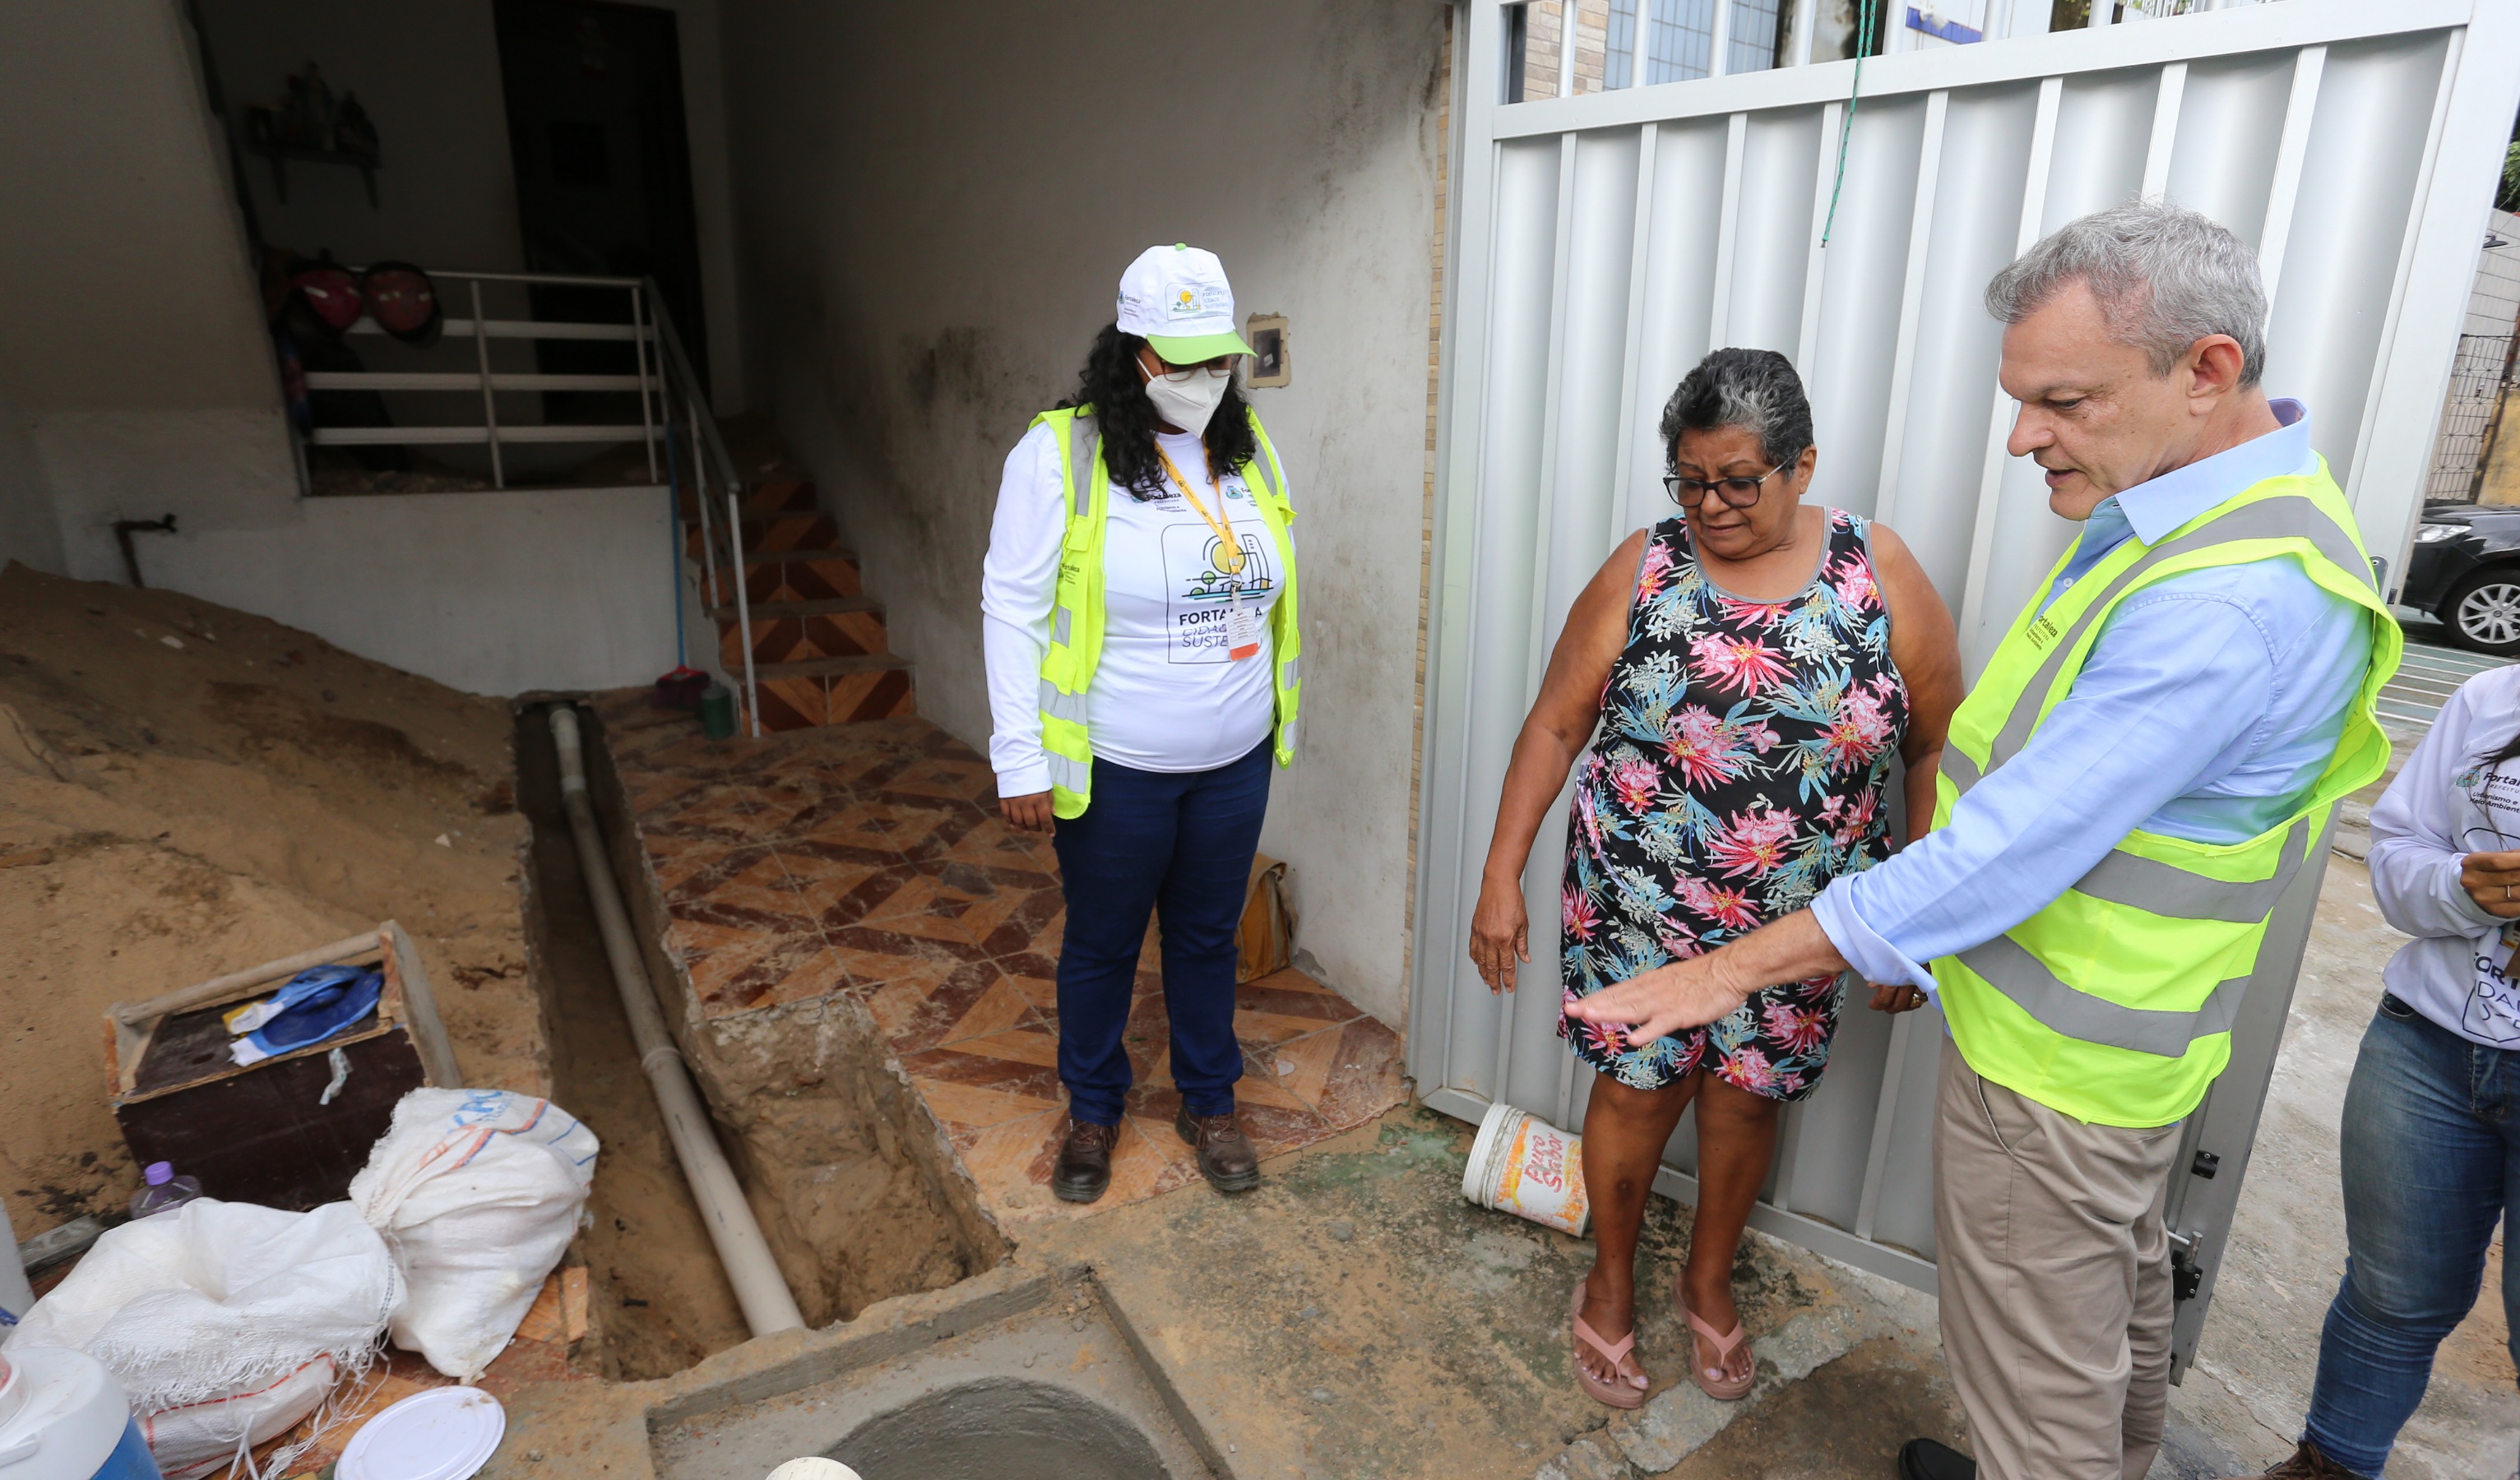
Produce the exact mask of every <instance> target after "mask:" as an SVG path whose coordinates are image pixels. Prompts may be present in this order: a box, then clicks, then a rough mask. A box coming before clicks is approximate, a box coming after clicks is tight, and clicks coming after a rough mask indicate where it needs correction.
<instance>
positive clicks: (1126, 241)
mask: <svg viewBox="0 0 2520 1480" xmlns="http://www.w3.org/2000/svg"><path fill="white" fill-rule="evenodd" d="M725 20H726V26H727V37H726V44H727V65H728V79H729V83H730V86H729V100H730V111H731V115H732V124H733V139H732V144H733V150H732V153H733V156H734V157H735V158H736V160H737V161H738V162H737V176H736V180H737V210H738V216H739V222H740V231H739V235H740V237H741V239H742V243H743V245H744V251H745V284H746V304H747V310H748V313H749V316H750V322H749V328H748V335H747V337H748V340H749V342H750V343H751V344H752V345H753V348H754V368H753V372H752V376H751V381H752V383H753V384H754V385H755V386H756V387H758V392H759V393H758V394H756V396H755V400H756V403H757V404H759V405H760V406H761V408H762V409H764V410H767V411H769V412H770V413H772V414H773V415H774V416H775V417H776V418H777V420H778V423H779V426H780V428H781V430H782V431H783V432H785V433H786V435H787V438H788V440H789V441H790V442H791V443H792V444H793V445H794V446H795V448H796V450H797V452H798V453H799V454H800V455H801V456H802V457H803V459H804V460H805V461H806V462H807V463H808V464H809V465H810V466H811V467H812V468H813V469H814V470H815V471H816V472H817V474H819V475H820V477H821V478H822V480H823V486H824V488H825V490H826V492H825V495H824V497H825V501H826V503H827V504H828V505H830V506H831V507H832V510H833V512H835V513H836V514H838V515H839V516H840V517H841V519H842V522H843V523H844V524H845V526H846V527H847V528H848V530H849V532H850V535H851V537H852V538H853V539H854V540H855V542H856V544H857V546H858V548H859V550H860V552H861V554H862V555H863V557H864V560H865V567H866V573H867V582H868V587H869V590H870V591H871V592H872V593H873V594H874V595H876V596H877V597H879V598H881V599H882V600H883V601H884V602H885V604H886V605H887V608H888V611H889V616H890V624H891V632H892V644H893V647H894V649H895V650H897V651H900V652H903V653H905V654H907V655H909V656H910V657H912V658H913V659H915V660H916V661H917V662H918V664H919V692H920V706H921V709H922V712H923V713H925V714H927V715H928V716H929V717H931V718H933V719H935V720H936V721H937V723H939V724H941V725H943V726H944V727H945V728H946V729H948V730H950V731H952V732H953V733H954V734H956V735H957V736H959V737H960V738H962V739H963V740H967V741H969V742H971V743H973V744H981V743H984V742H985V740H986V739H987V736H988V730H989V719H988V708H987V699H986V689H985V684H984V680H983V675H982V662H981V647H980V613H979V573H980V560H981V556H982V553H983V551H984V550H985V548H986V546H987V541H988V529H989V516H990V512H991V510H992V508H993V506H994V504H995V500H996V494H997V485H998V476H999V470H1000V466H1001V464H1002V463H1003V461H1004V458H1005V456H1006V453H1007V451H1008V449H1009V448H1011V447H1012V445H1013V444H1014V442H1015V440H1016V439H1017V438H1018V437H1019V436H1021V435H1022V433H1023V430H1024V427H1025V425H1026V423H1027V422H1028V420H1029V419H1030V418H1031V417H1032V416H1033V415H1034V414H1035V413H1036V412H1038V411H1041V410H1043V409H1046V408H1047V407H1049V406H1050V405H1051V404H1052V403H1053V402H1054V401H1056V400H1057V399H1058V398H1059V397H1060V396H1061V395H1063V394H1065V393H1067V392H1068V390H1069V389H1070V387H1071V386H1072V385H1073V384H1074V381H1075V376H1076V372H1077V369H1078V367H1079V366H1080V365H1081V364H1082V362H1083V359H1084V354H1085V350H1086V346H1087V344H1088V343H1089V342H1090V340H1091V338H1092V336H1093V334H1094V332H1095V330H1096V329H1097V328H1098V327H1099V326H1101V325H1102V324H1105V323H1107V322H1109V320H1110V318H1111V316H1112V299H1113V296H1114V292H1115V287H1116V284H1117V282H1118V279H1119V274H1120V270H1121V268H1122V267H1124V266H1125V265H1127V263H1128V261H1129V259H1130V258H1131V257H1132V256H1134V255H1136V253H1137V252H1138V251H1140V250H1141V249H1143V248H1144V247H1148V246H1149V245H1151V244H1155V243H1161V242H1177V241H1188V242H1192V243H1194V244H1197V245H1199V246H1203V247H1210V248H1213V249H1214V250H1216V251H1217V252H1218V253H1219V254H1220V255H1221V256H1222V257H1223V258H1224V260H1225V265H1226V270H1227V272H1228V273H1229V274H1230V275H1231V276H1232V278H1233V281H1234V285H1235V290H1236V294H1237V298H1238V308H1239V310H1240V311H1241V312H1242V313H1245V314H1248V313H1253V312H1264V313H1266V312H1282V313H1284V314H1286V315H1288V316H1289V318H1290V320H1291V332H1290V342H1291V353H1292V361H1293V369H1294V383H1293V384H1292V385H1291V386H1289V387H1287V388H1285V389H1279V390H1264V391H1259V392H1256V393H1255V395H1254V399H1255V401H1256V403H1257V405H1258V407H1259V409H1260V413H1261V415H1262V417H1263V418H1265V419H1266V421H1267V423H1268V425H1269V427H1270V430H1271V433H1272V435H1273V436H1274V437H1275V439H1276V442H1277V445H1278V447H1279V450H1280V451H1281V453H1282V454H1283V456H1284V458H1285V461H1286V464H1287V471H1288V474H1289V476H1290V478H1291V480H1292V483H1293V487H1294V493H1295V500H1296V504H1297V507H1298V508H1299V509H1300V510H1301V511H1302V515H1303V517H1302V519H1301V522H1299V523H1298V524H1297V526H1296V535H1297V538H1298V540H1299V542H1300V545H1301V548H1302V550H1303V604H1304V643H1305V653H1304V679H1305V691H1306V692H1305V697H1306V707H1305V712H1304V734H1303V737H1302V754H1301V757H1300V758H1299V760H1298V762H1297V764H1296V766H1295V768H1294V769H1293V770H1292V771H1289V772H1283V773H1281V774H1280V776H1279V778H1278V791H1277V795H1276V798H1275V801H1274V804H1273V806H1272V808H1271V815H1270V822H1269V828H1268V831H1267V833H1266V835H1265V837H1264V838H1263V842H1262V846H1263V847H1264V848H1265V849H1266V850H1267V851H1268V852H1270V853H1272V854H1274V855H1276V856H1278V857H1280V858H1283V859H1285V860H1287V861H1288V862H1290V863H1291V864H1293V866H1294V871H1295V877H1296V881H1297V890H1298V904H1299V907H1300V909H1301V910H1302V921H1301V929H1300V943H1301V945H1302V946H1303V948H1304V949H1306V950H1308V951H1310V952H1311V953H1312V956H1313V958H1314V959H1315V960H1316V961H1318V962H1319V963H1320V964H1321V965H1322V967H1323V969H1324V970H1325V972H1326V973H1327V974H1328V976H1329V978H1330V980H1331V982H1332V984H1333V985H1335V986H1336V987H1338V989H1339V990H1341V991H1343V992H1345V993H1346V994H1347V995H1348V996H1349V997H1350V998H1352V999H1353V1000H1354V1001H1356V1002H1357V1003H1358V1004H1360V1005H1361V1006H1364V1007H1366V1008H1367V1009H1370V1010H1372V1011H1373V1012H1374V1013H1375V1014H1376V1015H1378V1016H1381V1017H1383V1018H1384V1019H1385V1020H1387V1021H1391V1022H1395V1023H1396V1022H1398V1021H1400V1019H1401V1017H1402V1016H1403V1014H1404V1012H1405V1010H1406V1008H1405V1004H1406V991H1405V986H1404V982H1403V979H1402V963H1403V960H1404V951H1405V942H1404V938H1403V929H1404V922H1405V919H1406V901H1407V898H1408V892H1409V887H1410V883H1409V877H1408V862H1407V860H1408V843H1409V839H1408V829H1409V776H1410V761H1411V751H1412V738H1413V735H1414V719H1413V706H1414V701H1415V672H1416V661H1417V642H1418V609H1419V555H1420V550H1421V530H1420V515H1421V508H1422V503H1421V491H1422V486H1423V476H1424V469H1425V458H1426V450H1425V449H1426V336H1427V325H1428V314H1429V306H1430V304H1429V294H1430V292H1431V279H1430V273H1431V268H1430V262H1429V251H1428V243H1429V241H1430V238H1431V234H1432V231H1433V226H1434V208H1435V182H1436V162H1437V161H1436V151H1437V139H1436V132H1437V130H1436V117H1437V105H1438V103H1439V101H1440V100H1439V98H1438V96H1437V91H1438V75H1439V70H1440V67H1441V62H1442V47H1443V24H1444V15H1443V10H1442V8H1441V7H1440V6H1436V5H1430V4H1423V5H1408V4H1400V5H1351V4H1341V3H1338V0H1285V3H1280V4H1274V5H1267V6H1219V7H1182V6H1167V5H1159V4H1156V3H1154V0H1116V3H1113V4H1109V5H1104V6H1098V7H1092V8H1086V9H1078V8H1075V7H1069V6H1057V5H1050V4H1045V3H1041V0H988V3H983V4H979V5H976V6H974V5H964V6H954V7H905V6H858V7H840V6H829V5H822V4H816V3H811V0H763V3H760V4H753V5H746V6H743V7H742V8H740V9H730V10H729V12H728V14H727V16H726V18H725Z"/></svg>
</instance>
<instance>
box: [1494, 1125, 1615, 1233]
mask: <svg viewBox="0 0 2520 1480" xmlns="http://www.w3.org/2000/svg"><path fill="white" fill-rule="evenodd" d="M1583 1146H1584V1138H1583V1137H1581V1136H1577V1135H1574V1134H1572V1133H1570V1132H1566V1131H1561V1130H1559V1129H1557V1128H1556V1127H1555V1126H1553V1125H1551V1124H1550V1123H1549V1122H1547V1121H1545V1120H1543V1119H1541V1118H1540V1117H1539V1116H1537V1115H1534V1114H1532V1113H1531V1112H1530V1111H1528V1110H1517V1109H1515V1108H1514V1107H1513V1106H1511V1105H1509V1104H1507V1103H1505V1102H1504V1101H1503V1100H1499V1101H1497V1102H1496V1103H1494V1104H1491V1105H1489V1106H1488V1112H1487V1114H1486V1115H1484V1116H1482V1117H1480V1120H1479V1134H1478V1138H1477V1139H1476V1140H1474V1141H1472V1142H1471V1143H1470V1164H1469V1165H1468V1166H1467V1167H1465V1168H1463V1172H1462V1195H1463V1196H1464V1197H1466V1198H1468V1199H1469V1200H1470V1201H1472V1202H1474V1203H1477V1204H1478V1205H1479V1206H1480V1207H1483V1208H1494V1209H1496V1210H1497V1211H1498V1212H1501V1213H1511V1214H1513V1215H1514V1216H1515V1217H1517V1218H1528V1219H1530V1220H1531V1221H1532V1222H1534V1223H1536V1224H1539V1225H1541V1226H1542V1227H1544V1228H1553V1229H1555V1230H1557V1231H1558V1232H1560V1233H1572V1234H1574V1235H1575V1236H1576V1237H1578V1238H1581V1237H1583V1236H1584V1235H1585V1233H1587V1232H1589V1231H1590V1230H1591V1228H1592V1226H1593V1206H1592V1203H1591V1201H1590V1200H1589V1199H1588V1198H1586V1197H1585V1195H1584V1158H1583Z"/></svg>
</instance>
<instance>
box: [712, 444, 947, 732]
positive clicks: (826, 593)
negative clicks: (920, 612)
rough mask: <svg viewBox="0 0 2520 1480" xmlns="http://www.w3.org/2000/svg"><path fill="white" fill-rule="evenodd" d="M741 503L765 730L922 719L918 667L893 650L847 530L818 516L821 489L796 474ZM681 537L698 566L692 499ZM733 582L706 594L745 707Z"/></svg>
mask: <svg viewBox="0 0 2520 1480" xmlns="http://www.w3.org/2000/svg"><path fill="white" fill-rule="evenodd" d="M742 506H743V520H742V527H741V529H740V530H739V533H740V535H741V536H742V551H743V590H744V593H745V595H746V596H747V597H748V598H749V600H750V603H751V607H752V672H753V677H754V680H755V682H756V683H757V684H758V685H759V686H760V690H761V728H762V729H763V730H764V731H772V730H803V729H808V728H810V727H812V726H816V725H844V724H848V723H850V722H852V721H856V720H870V719H883V718H886V717H888V716H891V715H896V714H911V713H915V712H916V708H915V706H914V703H913V695H912V693H911V684H910V664H909V662H908V661H907V660H905V659H903V658H901V657H898V656H895V655H894V654H893V653H892V651H891V650H889V648H888V647H887V646H886V643H885V636H884V622H883V607H882V606H881V605H879V604H877V602H875V601H874V600H872V599H870V598H869V597H868V596H866V595H865V593H864V592H863V590H862V589H861V587H860V581H859V574H858V561H857V557H856V556H855V555H854V554H852V553H851V552H850V551H849V550H847V549H846V548H844V547H843V546H842V545H841V544H840V531H839V526H838V525H836V524H834V523H833V522H832V519H831V517H830V516H828V515H824V514H820V513H818V512H816V510H815V507H814V485H813V484H812V483H809V482H805V481H803V480H801V479H793V478H782V479H776V480H770V481H764V482H761V483H757V484H755V485H753V486H752V487H751V488H750V489H748V490H747V491H746V492H745V493H744V495H743V497H742ZM710 513H711V515H712V516H715V515H716V514H717V513H718V511H717V510H715V509H712V510H711V511H710ZM683 539H684V546H685V549H686V550H687V551H688V552H689V553H690V556H691V559H692V560H693V561H695V562H697V561H699V559H700V531H699V524H698V522H697V514H696V513H695V512H694V510H693V509H692V507H691V505H690V503H689V500H688V499H687V500H686V501H685V505H684V509H683ZM720 548H721V549H723V548H724V547H723V546H721V547H720ZM729 577H730V573H729V572H728V571H727V570H726V569H725V568H724V567H723V565H721V566H720V567H719V569H718V571H717V581H716V584H715V585H713V586H710V587H709V588H708V592H707V597H708V610H709V615H710V616H711V617H712V618H713V619H715V621H716V622H717V630H718V657H719V660H720V661H721V662H722V663H723V664H724V665H725V667H726V672H727V674H728V675H729V676H730V677H731V678H733V679H735V680H736V683H737V698H738V700H739V702H740V701H741V700H742V679H743V632H742V626H741V624H740V623H739V621H738V619H737V611H736V606H735V601H734V595H735V588H734V586H733V584H732V582H731V580H730V578H729ZM745 728H747V729H748V728H749V726H748V725H747V726H746V727H745Z"/></svg>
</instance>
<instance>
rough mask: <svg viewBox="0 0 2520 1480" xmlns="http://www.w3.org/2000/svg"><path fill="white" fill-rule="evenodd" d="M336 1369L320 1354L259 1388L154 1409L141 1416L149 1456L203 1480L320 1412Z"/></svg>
mask: <svg viewBox="0 0 2520 1480" xmlns="http://www.w3.org/2000/svg"><path fill="white" fill-rule="evenodd" d="M335 1370H336V1369H335V1368H334V1366H333V1359H332V1358H330V1357H318V1358H316V1359H315V1360H314V1361H312V1362H310V1363H308V1364H306V1365H305V1366H304V1367H301V1368H298V1369H297V1370H295V1371H293V1372H292V1373H290V1374H289V1375H288V1376H286V1377H283V1378H281V1379H280V1380H279V1381H277V1382H274V1383H269V1384H267V1385H265V1386H263V1387H261V1388H258V1389H256V1390H255V1391H253V1392H250V1393H239V1394H237V1395H236V1396H235V1397H233V1398H213V1399H211V1400H210V1401H209V1402H207V1403H191V1404H186V1405H185V1406H184V1407H182V1408H170V1409H167V1410H166V1411H164V1412H163V1413H152V1414H150V1415H149V1416H148V1417H146V1418H143V1419H141V1420H140V1435H141V1437H142V1438H144V1439H146V1440H148V1441H149V1458H152V1459H155V1460H157V1461H158V1469H160V1470H162V1471H164V1472H165V1480H200V1477H203V1476H207V1475H212V1474H216V1473H217V1472H219V1471H220V1470H223V1469H226V1468H228V1466H229V1465H230V1464H232V1463H234V1462H235V1460H236V1458H237V1457H238V1456H239V1455H241V1454H243V1455H250V1454H252V1453H253V1451H254V1449H255V1448H256V1447H257V1446H259V1445H261V1444H263V1443H265V1442H266V1441H269V1440H272V1439H277V1438H279V1437H280V1436H281V1435H283V1434H285V1433H288V1432H289V1431H290V1430H291V1429H293V1428H295V1427H296V1426H297V1424H298V1420H300V1419H302V1418H304V1417H305V1416H306V1415H307V1414H308V1413H313V1412H315V1410H316V1409H317V1407H319V1406H320V1405H321V1404H322V1403H323V1402H324V1398H325V1396H326V1395H327V1394H329V1393H331V1392H332V1391H333V1378H334V1374H335ZM274 1458H277V1457H274ZM284 1469H285V1466H284V1465H281V1464H273V1465H271V1467H270V1468H269V1469H268V1470H267V1471H266V1473H269V1474H275V1475H276V1474H280V1473H282V1472H283V1470H284Z"/></svg>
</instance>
